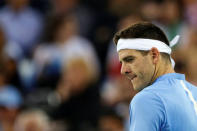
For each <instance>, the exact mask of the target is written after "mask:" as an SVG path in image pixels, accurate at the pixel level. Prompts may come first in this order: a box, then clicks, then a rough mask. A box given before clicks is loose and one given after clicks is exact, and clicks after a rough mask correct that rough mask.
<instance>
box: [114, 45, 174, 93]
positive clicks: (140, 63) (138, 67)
mask: <svg viewBox="0 0 197 131" xmlns="http://www.w3.org/2000/svg"><path fill="white" fill-rule="evenodd" d="M118 55H119V60H120V63H121V64H122V66H121V74H122V75H125V76H126V77H127V78H128V79H130V81H131V83H132V84H133V88H134V90H136V91H138V92H139V91H141V90H142V89H144V88H145V87H147V86H149V85H151V84H152V83H153V82H154V81H155V80H156V79H157V78H158V77H159V76H161V75H164V74H167V73H174V69H173V67H172V66H171V63H170V62H169V61H167V60H166V59H164V58H163V57H162V56H161V54H160V52H159V51H158V49H157V48H154V47H153V48H152V49H151V50H150V51H149V52H148V54H147V55H143V54H142V53H141V52H140V51H137V50H132V49H124V50H120V51H119V52H118Z"/></svg>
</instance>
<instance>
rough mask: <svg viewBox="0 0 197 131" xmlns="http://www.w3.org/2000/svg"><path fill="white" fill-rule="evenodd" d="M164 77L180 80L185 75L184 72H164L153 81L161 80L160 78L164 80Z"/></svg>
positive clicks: (183, 78)
mask: <svg viewBox="0 0 197 131" xmlns="http://www.w3.org/2000/svg"><path fill="white" fill-rule="evenodd" d="M165 79H180V80H185V75H184V74H179V73H168V74H164V75H162V76H160V77H158V78H157V79H156V80H155V82H157V81H161V80H165ZM155 82H154V83H155Z"/></svg>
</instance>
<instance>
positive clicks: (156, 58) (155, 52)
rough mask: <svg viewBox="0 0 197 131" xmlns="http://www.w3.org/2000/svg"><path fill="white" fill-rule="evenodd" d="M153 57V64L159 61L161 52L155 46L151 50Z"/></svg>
mask: <svg viewBox="0 0 197 131" xmlns="http://www.w3.org/2000/svg"><path fill="white" fill-rule="evenodd" d="M150 53H151V57H152V59H153V64H156V63H157V62H158V61H159V55H160V52H159V50H158V49H157V48H155V47H153V48H151V50H150Z"/></svg>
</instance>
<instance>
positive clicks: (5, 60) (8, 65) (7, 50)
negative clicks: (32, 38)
mask: <svg viewBox="0 0 197 131" xmlns="http://www.w3.org/2000/svg"><path fill="white" fill-rule="evenodd" d="M22 56H23V55H22V50H21V48H20V47H19V46H17V44H16V43H14V42H11V41H8V40H7V39H6V37H5V34H4V30H3V29H2V27H1V26H0V68H1V70H4V71H5V74H6V81H7V82H8V83H10V84H12V85H14V86H16V87H17V88H18V89H19V90H20V91H21V92H23V89H22V86H21V82H20V77H19V72H18V70H17V69H18V63H19V61H20V60H21V59H22V58H23V57H22Z"/></svg>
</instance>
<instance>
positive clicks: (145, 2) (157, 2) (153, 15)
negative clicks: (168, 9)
mask: <svg viewBox="0 0 197 131" xmlns="http://www.w3.org/2000/svg"><path fill="white" fill-rule="evenodd" d="M161 2H162V0H142V2H141V3H140V11H139V12H140V13H141V15H142V16H143V17H144V19H145V20H147V21H157V20H159V19H160V16H161V13H162V12H163V10H161V9H160V8H161Z"/></svg>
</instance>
